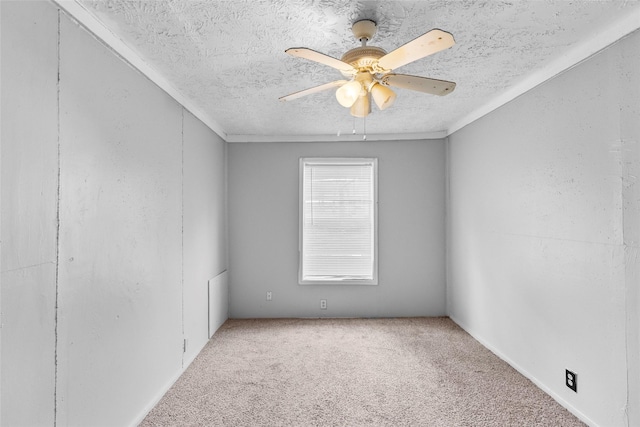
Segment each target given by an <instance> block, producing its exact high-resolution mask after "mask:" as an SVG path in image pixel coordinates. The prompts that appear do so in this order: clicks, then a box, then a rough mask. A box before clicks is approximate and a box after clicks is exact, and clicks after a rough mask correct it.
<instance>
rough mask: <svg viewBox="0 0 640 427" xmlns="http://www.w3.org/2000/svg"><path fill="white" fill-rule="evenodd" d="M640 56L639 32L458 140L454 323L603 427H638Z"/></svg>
mask: <svg viewBox="0 0 640 427" xmlns="http://www.w3.org/2000/svg"><path fill="white" fill-rule="evenodd" d="M638 52H640V34H637V33H636V34H634V35H633V36H631V37H629V38H627V39H624V40H622V41H620V42H618V43H617V44H615V45H613V46H612V47H610V48H608V49H606V50H605V51H603V52H601V53H599V54H597V55H596V56H594V57H592V58H590V59H589V60H588V61H586V62H584V63H582V64H580V65H578V66H576V67H575V68H573V69H571V70H569V71H567V72H565V73H564V74H562V75H560V76H558V77H556V78H554V79H552V80H550V81H548V82H546V83H545V84H543V85H541V86H539V87H537V88H535V89H534V90H532V91H530V92H529V93H527V94H525V95H523V96H521V97H520V98H518V99H516V100H514V101H512V102H511V103H509V104H508V105H506V106H504V107H502V108H500V109H499V110H497V111H495V112H493V113H491V114H489V115H488V116H486V117H484V118H482V119H480V120H478V121H476V122H474V123H472V124H471V125H468V126H467V127H465V128H464V129H462V130H460V131H458V132H456V133H454V134H453V135H451V136H450V138H449V151H448V163H449V180H450V182H449V203H448V213H449V214H448V313H449V315H450V316H451V317H452V318H453V319H454V320H455V321H456V322H458V323H459V324H460V325H462V326H463V327H464V328H465V329H466V330H467V331H469V332H470V333H471V334H472V335H474V336H475V337H476V338H478V339H479V340H480V341H482V342H483V343H484V344H486V345H487V346H488V347H489V348H491V349H493V350H494V351H495V352H496V353H498V354H500V355H501V356H502V357H504V358H505V359H507V360H509V361H510V362H511V363H512V364H513V365H514V366H516V367H517V368H518V369H520V370H521V371H522V372H524V373H525V374H526V375H528V376H529V377H530V378H532V379H533V380H534V381H535V382H536V383H537V384H538V385H540V386H541V387H542V388H543V389H545V390H547V391H548V392H549V393H550V394H551V395H553V396H554V397H555V398H556V399H558V400H559V401H561V402H562V403H563V404H565V405H566V406H568V407H570V408H572V411H573V412H574V413H576V414H578V415H580V416H581V417H582V418H583V419H584V420H587V421H589V422H590V423H591V424H593V425H602V426H626V425H640V416H639V415H640V414H639V412H638V411H639V409H640V408H639V407H638V405H639V404H640V394H639V389H638V386H639V383H638V382H639V381H640V375H639V369H638V368H639V362H638V357H639V354H640V348H639V346H638V342H639V332H640V319H639V317H638V308H639V303H638V279H639V275H638V273H639V271H640V264H639V262H640V258H639V257H638V245H639V242H640V240H639V237H640V236H639V233H640V209H639V207H640V204H639V199H640V197H639V195H640V192H639V190H638V184H637V177H638V176H639V174H640V162H639V158H640V155H639V145H638V143H639V139H640V119H639V117H640V108H639V105H640V74H639V73H640V71H639V70H640V55H639V54H638ZM565 368H568V369H570V370H573V371H575V372H577V373H578V379H579V381H578V393H577V394H576V393H574V392H573V391H571V390H569V389H568V388H567V387H565V385H564V370H565ZM627 390H629V392H627ZM627 412H628V414H627Z"/></svg>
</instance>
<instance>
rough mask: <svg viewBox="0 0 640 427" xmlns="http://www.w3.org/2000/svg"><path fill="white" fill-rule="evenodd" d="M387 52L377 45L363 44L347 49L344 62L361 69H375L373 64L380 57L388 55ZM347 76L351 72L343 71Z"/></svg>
mask: <svg viewBox="0 0 640 427" xmlns="http://www.w3.org/2000/svg"><path fill="white" fill-rule="evenodd" d="M386 54H387V52H386V51H385V50H384V49H382V48H380V47H376V46H362V47H356V48H355V49H351V50H349V51H347V52H346V53H345V54H344V55H342V58H341V59H340V60H341V61H342V62H346V63H347V64H350V65H352V66H353V67H354V68H355V69H357V70H360V71H364V70H367V71H373V65H374V64H376V63H377V62H378V59H380V58H382V57H383V56H384V55H386ZM343 74H344V75H345V76H346V77H349V76H350V74H349V73H343Z"/></svg>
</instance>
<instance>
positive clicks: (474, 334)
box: [449, 316, 598, 427]
mask: <svg viewBox="0 0 640 427" xmlns="http://www.w3.org/2000/svg"><path fill="white" fill-rule="evenodd" d="M449 318H450V319H451V320H453V321H454V322H455V323H456V324H457V325H458V326H460V327H461V328H462V329H464V330H465V332H467V333H468V334H469V335H471V336H472V337H473V338H474V339H475V340H476V341H478V342H479V343H480V344H482V345H483V346H485V347H486V348H487V349H489V350H490V351H491V352H492V353H493V354H495V355H496V356H498V357H499V358H500V359H502V360H504V361H505V362H507V363H508V364H509V365H510V366H511V367H512V368H513V369H515V370H516V371H518V372H519V373H521V374H522V375H523V376H524V377H526V378H527V379H529V380H530V381H531V382H532V383H534V384H535V385H536V386H538V388H540V389H541V390H542V391H544V392H545V393H547V394H548V395H549V396H551V397H552V398H553V399H554V400H555V401H556V402H558V403H559V404H560V405H562V406H563V407H565V408H566V409H567V410H568V411H569V412H571V413H572V414H573V415H575V416H576V417H578V418H579V419H580V421H582V422H583V423H585V424H587V425H588V426H590V427H598V424H597V423H596V422H595V421H593V420H592V419H590V418H589V417H587V416H586V415H585V414H583V413H582V412H581V411H580V410H578V408H576V407H575V406H573V405H571V404H570V403H569V402H567V401H566V400H565V399H563V398H562V397H561V396H560V395H558V394H557V393H555V392H554V391H553V390H552V389H550V388H549V387H548V386H547V385H546V384H544V383H543V382H542V381H540V380H538V379H537V378H536V377H535V376H533V375H531V373H529V372H528V371H527V370H526V369H524V368H522V367H521V366H520V365H518V364H517V363H516V362H514V361H513V360H511V359H510V358H508V357H507V356H505V355H504V354H503V353H502V352H501V351H500V350H498V349H497V348H496V347H495V346H493V345H492V344H491V343H489V342H488V341H487V340H485V339H484V338H483V337H482V336H481V335H480V334H478V333H477V332H475V331H473V330H472V329H471V328H468V327H467V326H465V325H464V324H463V323H462V322H460V321H459V320H458V319H456V318H455V317H454V316H449Z"/></svg>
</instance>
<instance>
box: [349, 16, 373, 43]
mask: <svg viewBox="0 0 640 427" xmlns="http://www.w3.org/2000/svg"><path fill="white" fill-rule="evenodd" d="M376 27H377V25H376V23H375V21H372V20H370V19H362V20H360V21H356V22H354V23H353V25H352V26H351V31H352V32H353V35H354V36H355V37H356V39H357V40H360V41H365V42H368V41H369V40H371V39H372V38H373V36H374V35H375V34H376V29H377V28H376Z"/></svg>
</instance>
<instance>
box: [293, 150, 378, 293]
mask: <svg viewBox="0 0 640 427" xmlns="http://www.w3.org/2000/svg"><path fill="white" fill-rule="evenodd" d="M314 162H315V163H325V164H336V163H337V164H340V163H343V164H356V163H371V164H372V167H373V198H374V202H373V272H372V273H373V274H372V276H373V277H372V279H340V280H317V279H315V280H303V271H302V264H303V256H304V254H303V234H304V230H303V226H304V166H305V164H307V163H314ZM298 186H299V191H298V284H299V285H330V286H336V285H337V286H340V285H367V286H375V285H378V159H377V158H375V157H301V158H300V163H299V177H298Z"/></svg>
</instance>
